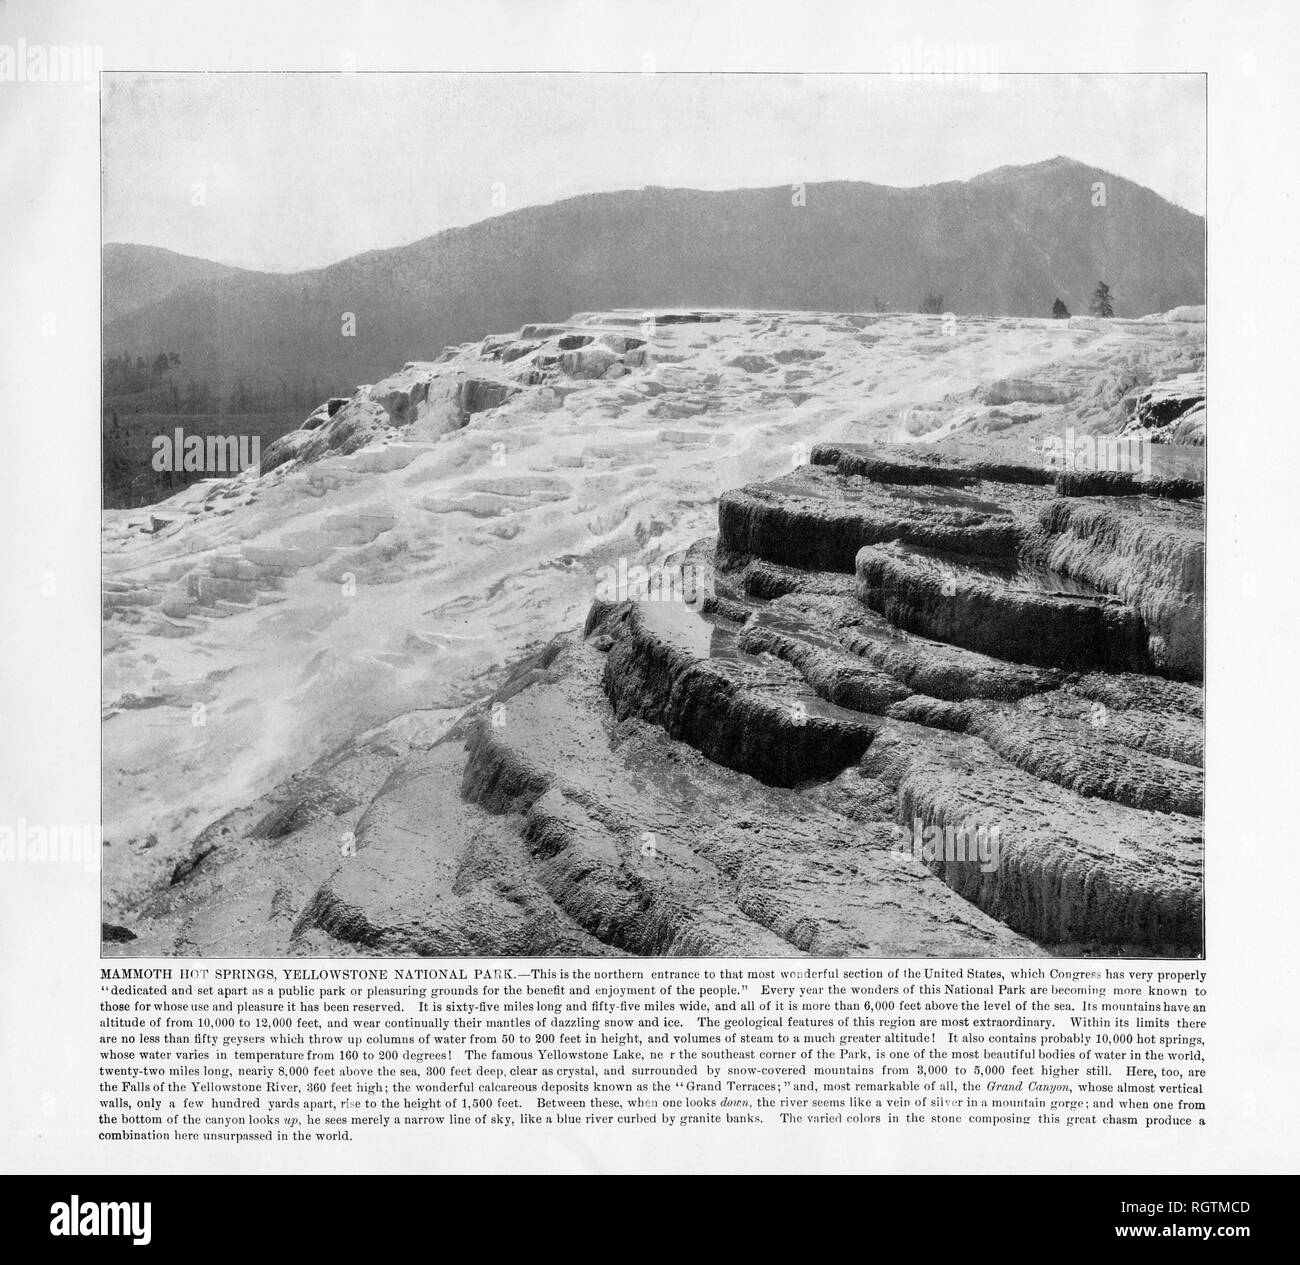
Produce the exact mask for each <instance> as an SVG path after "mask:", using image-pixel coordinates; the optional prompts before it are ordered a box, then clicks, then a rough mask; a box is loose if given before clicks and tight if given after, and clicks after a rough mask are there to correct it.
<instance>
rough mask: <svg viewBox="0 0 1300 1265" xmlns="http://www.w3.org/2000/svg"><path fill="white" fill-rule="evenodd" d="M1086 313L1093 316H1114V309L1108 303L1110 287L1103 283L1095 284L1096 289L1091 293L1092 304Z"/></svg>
mask: <svg viewBox="0 0 1300 1265" xmlns="http://www.w3.org/2000/svg"><path fill="white" fill-rule="evenodd" d="M1088 311H1089V312H1091V313H1092V315H1093V316H1114V315H1115V309H1114V308H1113V307H1112V306H1111V302H1110V286H1108V285H1107V284H1106V283H1105V282H1104V281H1098V282H1097V288H1096V289H1095V290H1094V291H1093V293H1092V302H1091V303H1090V304H1089V305H1088Z"/></svg>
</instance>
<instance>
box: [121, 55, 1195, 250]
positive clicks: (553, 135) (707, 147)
mask: <svg viewBox="0 0 1300 1265" xmlns="http://www.w3.org/2000/svg"><path fill="white" fill-rule="evenodd" d="M105 84H106V90H105V95H104V103H103V158H104V186H103V208H104V240H105V241H130V242H142V243H145V244H148V245H154V246H166V247H168V248H170V249H172V250H177V251H180V252H182V253H183V254H187V255H200V256H203V257H204V258H207V259H216V260H220V261H222V262H224V263H232V264H240V265H243V266H245V267H252V268H265V269H271V270H276V271H291V270H295V269H301V268H313V267H317V266H319V265H322V264H327V263H333V262H334V261H336V260H338V259H342V258H345V257H347V256H348V255H354V254H357V253H358V252H360V251H363V250H373V249H376V248H379V247H386V246H397V245H401V244H403V243H406V242H410V241H414V240H416V239H418V238H421V237H425V236H427V235H428V234H430V233H434V232H437V231H438V230H439V229H443V228H449V227H452V226H454V225H458V224H467V223H471V222H473V221H475V220H481V219H485V218H487V217H488V216H491V215H496V214H500V213H501V212H502V211H503V210H513V209H515V208H517V207H522V206H529V205H535V204H537V203H542V202H552V201H555V200H556V199H557V198H562V197H566V196H568V195H570V194H574V193H583V192H590V191H594V190H603V189H627V188H639V187H641V186H643V185H648V184H653V185H670V186H687V187H691V188H700V189H727V188H745V187H748V188H753V187H763V186H771V185H778V184H794V183H799V182H804V183H811V182H813V181H817V180H869V181H873V182H875V183H878V184H893V185H918V184H932V183H935V182H937V181H942V180H958V179H964V178H966V177H968V176H973V175H977V174H978V173H980V172H981V171H987V170H988V169H990V168H992V167H998V166H1002V165H1004V164H1007V163H1027V162H1037V161H1039V160H1041V159H1044V158H1051V157H1053V156H1054V155H1056V154H1065V155H1067V156H1068V157H1071V158H1077V159H1079V160H1080V161H1081V162H1085V163H1089V164H1091V165H1093V166H1097V167H1101V168H1103V169H1105V170H1107V171H1111V172H1114V173H1116V174H1118V175H1122V176H1126V177H1128V178H1129V179H1132V180H1136V181H1138V182H1139V183H1141V184H1144V185H1147V186H1148V187H1150V188H1152V189H1154V190H1155V191H1156V192H1157V193H1160V194H1162V195H1163V196H1164V197H1166V198H1169V199H1170V200H1171V201H1173V202H1177V203H1179V204H1180V205H1182V206H1185V207H1187V208H1189V209H1190V210H1193V211H1196V212H1197V213H1198V214H1204V211H1205V140H1206V138H1205V88H1204V80H1203V79H1202V78H1201V77H1200V76H1190V75H1188V76H1181V75H1116V76H1078V77H1076V76H1056V75H1037V76H1033V75H1025V76H1021V75H1000V76H998V77H997V79H996V83H995V86H994V87H993V89H992V90H986V89H987V88H988V86H989V85H988V82H987V81H986V82H985V83H984V84H981V83H980V82H979V81H966V82H951V81H949V82H938V83H936V82H935V81H933V80H931V81H928V82H925V81H923V82H907V81H903V80H900V79H897V78H894V77H892V76H890V75H876V76H862V77H858V76H835V75H804V76H797V75H673V74H630V75H594V74H584V75H551V74H546V75H542V74H535V75H524V74H498V75H486V74H480V75H433V74H428V75H426V74H351V75H349V74H324V73H322V74H246V75H240V74H221V73H213V74H188V75H132V76H126V75H113V76H109V75H106V76H105ZM197 186H202V188H201V189H199V188H197Z"/></svg>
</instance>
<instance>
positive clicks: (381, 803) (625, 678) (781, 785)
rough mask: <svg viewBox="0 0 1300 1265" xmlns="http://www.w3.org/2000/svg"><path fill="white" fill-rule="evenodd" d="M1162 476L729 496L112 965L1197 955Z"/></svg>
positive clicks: (1196, 795) (286, 789) (1182, 572)
mask: <svg viewBox="0 0 1300 1265" xmlns="http://www.w3.org/2000/svg"><path fill="white" fill-rule="evenodd" d="M566 354H567V353H566ZM1185 457H1186V454H1185V453H1184V454H1180V453H1173V454H1170V455H1169V457H1168V458H1167V459H1162V460H1157V461H1155V462H1154V463H1153V468H1152V470H1151V472H1150V474H1147V475H1138V476H1133V477H1129V478H1128V481H1126V482H1124V483H1123V484H1121V485H1112V486H1113V487H1114V490H1116V491H1119V492H1122V495H1087V494H1081V492H1084V491H1085V490H1087V488H1086V485H1081V483H1080V481H1079V480H1078V479H1077V478H1075V477H1074V472H1054V471H1051V470H1045V469H1044V468H1043V467H1042V465H1041V463H1039V464H1035V463H1033V462H1029V461H1026V460H1022V459H1018V458H1016V457H1015V456H1012V455H1005V454H1004V455H1003V456H1002V457H998V458H996V459H991V458H990V457H989V455H988V453H987V452H986V451H981V452H972V451H971V450H969V449H967V448H965V447H964V446H963V445H961V444H959V443H948V444H942V443H941V444H936V445H929V446H925V447H921V448H918V447H914V446H907V445H898V444H872V445H849V444H842V443H836V444H825V445H821V446H819V447H817V448H815V449H814V451H813V453H812V460H811V463H810V464H809V465H807V466H804V467H801V468H799V469H797V470H795V471H794V472H793V473H790V474H787V475H784V476H781V477H778V478H776V479H772V480H768V481H766V482H761V483H755V484H750V485H747V486H745V487H743V488H740V489H737V490H734V491H731V492H728V493H726V494H725V495H724V496H723V497H722V499H721V503H720V505H719V512H718V533H717V535H716V536H715V537H709V538H707V539H704V540H701V541H699V542H698V543H697V544H695V545H694V546H692V547H691V548H690V549H689V550H686V551H684V552H682V553H679V554H677V555H675V556H674V557H673V558H672V559H670V563H671V567H672V568H673V569H674V570H678V569H679V574H680V575H681V576H682V577H683V583H682V585H681V586H680V587H679V588H678V589H676V590H675V591H674V592H673V594H672V595H670V596H668V597H667V598H666V599H665V598H664V597H663V595H662V594H657V593H654V592H649V591H647V592H644V593H639V594H632V595H631V596H630V597H629V599H628V600H608V599H602V600H597V601H596V602H595V603H594V604H593V605H592V607H591V609H590V613H589V615H588V617H587V620H586V625H585V627H584V629H583V630H582V632H581V633H577V632H571V633H565V634H561V635H560V636H558V637H557V638H556V639H555V640H553V641H552V642H550V643H549V645H547V647H546V648H545V650H544V651H542V652H541V653H539V654H536V655H533V656H531V657H530V658H527V659H525V660H524V661H523V662H521V663H520V664H518V665H517V666H516V667H515V669H514V670H513V671H512V673H511V674H510V676H509V678H508V680H507V681H506V682H505V684H504V685H502V686H501V687H500V688H499V689H498V690H497V691H496V692H495V693H494V694H493V695H492V696H491V697H490V698H488V699H485V700H484V701H482V702H481V703H479V704H478V705H476V706H475V707H473V708H471V709H470V710H469V711H468V712H466V713H465V715H464V716H463V717H462V718H461V719H460V720H459V721H458V722H457V723H456V724H455V725H454V726H453V727H452V729H451V730H450V731H448V732H446V733H444V734H442V735H441V736H440V737H439V738H437V739H436V740H434V741H430V742H421V741H419V740H418V736H417V737H413V736H412V734H411V733H410V732H409V731H401V730H399V729H390V730H386V731H383V732H381V733H378V734H376V735H372V736H371V737H370V738H369V739H367V740H366V741H364V742H361V743H357V744H352V745H351V746H349V747H348V748H347V749H345V750H343V751H341V752H338V753H336V754H335V755H334V756H332V757H331V759H330V760H329V761H327V762H324V763H322V764H318V765H317V766H315V767H314V768H313V770H312V772H311V775H310V777H309V778H308V779H307V780H306V782H305V784H304V783H302V782H299V781H298V780H297V779H295V781H294V784H293V785H291V786H290V785H283V786H281V787H278V788H276V790H275V791H274V792H272V794H271V795H269V796H267V797H264V798H263V799H262V800H261V801H259V802H258V803H256V804H254V805H251V806H249V807H248V808H247V809H244V810H240V813H239V814H234V815H232V816H231V817H230V818H228V819H226V820H224V821H223V822H219V823H216V824H215V825H214V826H213V827H212V828H210V829H209V830H208V831H205V832H204V834H203V835H201V836H200V837H199V838H198V840H196V841H195V844H194V845H193V847H192V849H191V852H190V854H189V857H188V859H187V861H186V862H185V864H184V865H182V866H178V868H177V873H176V874H174V875H173V881H172V883H171V884H170V885H169V886H168V887H167V888H166V889H165V890H163V891H162V892H160V893H158V894H156V895H155V896H154V897H153V898H152V900H151V901H150V902H149V903H148V904H147V905H146V906H145V907H144V908H143V909H142V910H141V916H140V917H139V918H138V919H137V920H136V921H135V922H134V923H133V926H132V931H133V932H134V933H135V934H136V936H137V938H136V939H135V940H133V941H129V942H122V943H120V944H114V945H113V946H112V950H111V951H115V952H122V953H132V954H135V953H150V952H153V953H157V952H163V953H168V952H192V953H204V954H207V953H220V952H231V951H248V949H249V946H250V943H251V944H252V945H254V946H255V948H256V950H257V951H259V952H265V953H299V954H319V953H330V954H337V953H350V952H355V953H386V954H392V953H398V954H420V955H439V954H485V955H486V954H502V955H510V954H529V955H536V954H582V955H603V954H611V955H619V954H637V955H648V954H656V955H658V954H666V955H678V956H741V957H774V956H794V955H801V954H809V955H815V956H841V955H842V956H951V957H963V956H1004V957H1005V956H1036V955H1041V954H1044V953H1062V952H1065V953H1080V952H1082V953H1094V954H1114V953H1138V954H1144V955H1152V954H1160V955H1166V954H1168V955H1177V956H1195V955H1198V954H1199V953H1200V952H1201V950H1202V838H1201V814H1202V806H1203V773H1202V763H1203V711H1202V691H1201V687H1200V684H1199V681H1200V677H1201V665H1202V648H1201V647H1202V640H1203V622H1204V579H1203V577H1204V522H1203V513H1204V502H1203V497H1201V496H1199V495H1196V493H1198V492H1199V491H1200V490H1201V487H1200V485H1199V482H1198V480H1197V479H1196V478H1195V468H1194V463H1193V464H1192V465H1189V464H1188V462H1187V461H1186V460H1185ZM1175 468H1176V472H1175ZM1171 482H1175V483H1177V487H1175V488H1173V489H1172V491H1171V487H1170V486H1169V485H1170V484H1171ZM1104 484H1105V481H1104V480H1103V485H1104ZM235 578H236V579H238V578H239V577H235ZM254 580H255V577H249V578H248V581H247V582H248V583H254ZM201 583H202V582H200V584H201ZM268 823H269V824H268ZM295 823H296V824H295ZM268 837H269V838H270V839H272V840H274V842H272V843H270V844H268ZM338 838H343V839H344V840H345V844H344V846H343V848H342V849H341V850H340V849H338V848H337V847H336V846H335V844H334V843H333V840H336V839H338ZM977 840H978V841H979V843H978V846H976V842H975V841H977ZM268 848H270V849H273V850H274V851H275V854H276V859H275V860H274V863H270V864H269V863H268ZM261 905H269V907H270V908H271V909H272V912H273V914H274V915H275V916H273V917H270V918H265V917H261V916H259V915H257V914H256V913H254V912H252V911H255V910H256V909H258V908H259V907H260V906H261ZM244 913H247V915H248V916H247V917H241V914H244ZM250 919H251V926H252V928H253V930H252V938H251V940H250Z"/></svg>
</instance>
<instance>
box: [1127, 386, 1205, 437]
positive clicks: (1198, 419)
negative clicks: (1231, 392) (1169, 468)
mask: <svg viewBox="0 0 1300 1265" xmlns="http://www.w3.org/2000/svg"><path fill="white" fill-rule="evenodd" d="M1122 433H1123V434H1125V435H1132V436H1142V437H1144V438H1146V439H1149V440H1150V441H1151V442H1152V443H1155V444H1190V445H1195V446H1198V447H1200V446H1204V444H1205V374H1204V373H1185V374H1179V375H1178V376H1177V377H1175V378H1169V379H1166V380H1164V381H1162V382H1156V383H1153V384H1152V385H1151V386H1150V387H1148V388H1147V389H1146V390H1144V391H1142V392H1141V393H1140V394H1139V395H1138V396H1137V399H1136V402H1135V404H1134V408H1133V415H1132V418H1131V419H1130V421H1129V422H1128V424H1127V425H1126V426H1125V427H1124V430H1123V432H1122Z"/></svg>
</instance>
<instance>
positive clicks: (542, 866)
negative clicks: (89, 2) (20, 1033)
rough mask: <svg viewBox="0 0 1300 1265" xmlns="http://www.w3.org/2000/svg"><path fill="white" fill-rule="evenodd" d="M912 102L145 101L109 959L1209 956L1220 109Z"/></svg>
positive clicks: (784, 98)
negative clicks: (1213, 235) (1208, 573)
mask: <svg viewBox="0 0 1300 1265" xmlns="http://www.w3.org/2000/svg"><path fill="white" fill-rule="evenodd" d="M893 55H894V60H895V65H894V67H893V69H892V70H891V72H890V73H885V74H876V75H868V76H853V75H847V76H845V75H781V76H773V75H741V74H693V75H681V74H666V73H660V72H658V71H657V70H656V69H654V67H653V66H647V67H646V68H645V69H644V71H638V72H631V73H627V74H621V75H601V74H525V75H519V74H479V75H438V74H383V73H378V74H367V73H356V72H355V71H348V72H340V73H335V74H274V73H264V74H205V75H185V74H180V75H120V76H119V75H106V76H105V79H104V85H105V87H104V97H103V105H102V147H103V233H104V244H103V320H104V324H103V355H104V359H103V406H102V407H103V445H104V457H103V498H104V511H103V559H102V561H103V619H104V625H103V735H102V745H103V803H104V820H103V830H104V858H103V898H104V908H103V919H102V921H103V940H104V947H105V952H106V953H107V954H110V955H113V956H134V955H142V956H148V957H153V956H182V957H241V956H242V957H263V956H265V957H276V956H283V955H288V956H312V955H320V956H333V955H337V954H340V953H343V954H363V955H415V956H422V957H440V956H470V955H490V956H525V957H551V956H555V957H560V956H575V955H576V956H582V957H593V956H616V957H617V956H624V955H632V956H639V957H657V956H669V957H740V958H781V957H799V956H813V957H944V958H955V957H961V958H967V957H1026V958H1028V957H1034V958H1038V957H1052V956H1082V957H1197V956H1199V955H1200V954H1201V953H1202V951H1203V947H1204V939H1203V931H1202V926H1203V909H1204V901H1205V892H1204V882H1203V865H1202V863H1203V841H1202V828H1201V819H1202V803H1203V772H1202V766H1203V752H1204V720H1203V715H1204V712H1203V691H1202V678H1203V658H1204V641H1205V635H1204V610H1205V491H1206V453H1207V416H1208V409H1207V400H1206V388H1205V346H1206V339H1205V328H1206V293H1205V281H1206V277H1205V252H1206V225H1205V217H1204V214H1203V212H1204V198H1205V167H1206V161H1205V117H1206V90H1205V79H1204V76H1201V75H1143V74H1128V75H1051V74H1049V75H1015V74H1006V73H1004V72H1003V71H1002V70H1001V69H1000V67H999V65H998V59H997V54H996V51H994V50H989V49H980V48H951V47H943V46H928V45H922V44H920V43H919V42H918V43H917V44H916V45H914V46H901V47H899V48H897V49H895V50H894V54H893ZM782 173H784V174H782Z"/></svg>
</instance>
